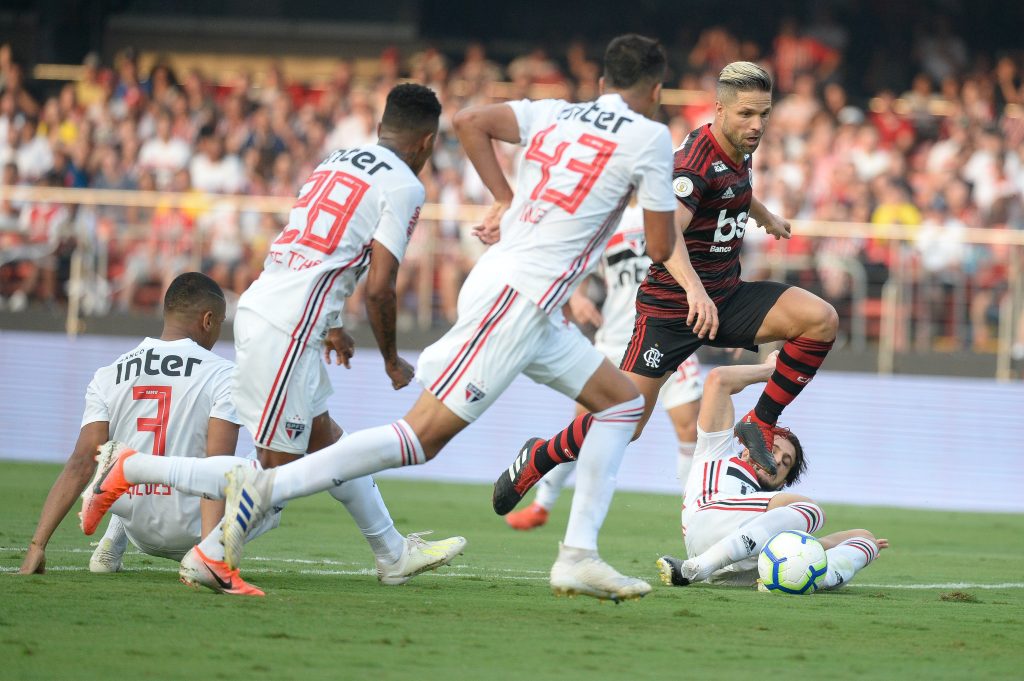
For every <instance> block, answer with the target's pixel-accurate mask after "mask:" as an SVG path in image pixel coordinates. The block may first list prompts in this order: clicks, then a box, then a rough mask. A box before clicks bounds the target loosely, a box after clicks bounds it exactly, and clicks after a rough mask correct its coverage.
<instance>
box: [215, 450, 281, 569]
mask: <svg viewBox="0 0 1024 681" xmlns="http://www.w3.org/2000/svg"><path fill="white" fill-rule="evenodd" d="M224 475H225V477H226V478H227V480H228V484H227V487H225V488H224V524H223V526H222V528H221V529H222V530H223V535H224V536H223V539H222V542H223V543H224V561H225V562H226V563H227V565H228V567H229V568H230V569H232V570H237V569H238V566H239V565H241V563H242V554H243V552H244V548H245V539H246V537H248V536H249V532H250V531H251V530H252V529H253V528H254V527H256V526H258V525H259V524H260V522H261V521H262V520H263V518H264V516H266V515H267V513H268V512H270V511H271V510H272V508H271V505H270V495H271V491H272V490H273V488H274V477H275V476H276V475H277V471H275V470H273V469H271V470H269V471H264V470H256V469H255V468H253V467H252V466H235V467H234V468H232V469H231V470H229V471H228V472H227V473H225V474H224Z"/></svg>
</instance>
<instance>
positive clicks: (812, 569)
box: [757, 530, 828, 594]
mask: <svg viewBox="0 0 1024 681" xmlns="http://www.w3.org/2000/svg"><path fill="white" fill-rule="evenodd" d="M827 571H828V557H827V556H826V555H825V547H823V546H822V545H821V543H820V542H819V541H818V540H817V539H815V538H814V537H812V536H811V535H809V534H807V533H806V532H798V531H796V530H785V531H783V532H779V533H778V534H777V535H775V536H774V537H772V538H771V539H769V540H768V543H766V544H765V545H764V547H763V548H762V549H761V555H760V556H758V558H757V572H758V574H759V575H760V577H761V584H763V585H764V587H765V588H766V589H768V590H769V591H781V592H783V593H787V594H806V593H812V592H813V591H814V590H815V589H817V588H818V580H819V579H821V578H822V577H823V576H824V575H825V573H826V572H827Z"/></svg>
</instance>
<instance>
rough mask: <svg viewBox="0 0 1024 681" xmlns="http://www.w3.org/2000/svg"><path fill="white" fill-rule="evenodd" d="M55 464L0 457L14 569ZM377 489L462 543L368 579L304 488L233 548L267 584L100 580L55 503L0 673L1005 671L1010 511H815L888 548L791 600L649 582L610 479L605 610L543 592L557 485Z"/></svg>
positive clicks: (947, 675)
mask: <svg viewBox="0 0 1024 681" xmlns="http://www.w3.org/2000/svg"><path fill="white" fill-rule="evenodd" d="M58 470H59V469H58V467H56V466H48V465H39V464H15V463H2V464H0V499H2V500H3V501H2V502H0V504H2V506H0V508H2V510H3V519H4V520H3V524H2V525H0V546H2V547H3V548H2V551H0V569H2V570H3V571H5V572H7V573H10V572H12V571H14V570H15V569H16V567H17V566H18V565H19V563H20V560H21V556H22V548H23V547H24V545H25V544H26V542H27V541H28V539H29V537H30V536H31V533H32V530H33V528H34V526H35V522H36V518H37V514H38V511H39V508H40V506H41V504H42V501H43V498H44V496H45V493H46V490H47V489H48V488H49V485H50V484H51V483H52V482H53V480H54V478H55V477H56V474H57V472H58ZM380 485H381V488H382V490H383V493H384V497H385V499H386V500H387V502H388V504H389V506H390V508H391V511H392V515H393V516H394V518H395V521H396V524H397V525H398V527H399V529H400V530H402V531H403V532H412V531H418V530H423V529H428V528H432V529H434V530H436V531H437V533H438V535H440V536H447V535H449V534H463V535H465V536H466V537H467V538H468V539H469V547H468V549H467V551H466V554H465V555H464V556H462V557H460V558H459V559H458V560H457V561H456V563H455V564H454V565H453V566H452V567H448V568H442V569H441V570H440V571H438V572H436V573H430V574H427V575H423V576H421V577H418V578H416V579H415V580H413V581H412V582H411V583H409V584H407V585H405V586H401V587H382V586H380V585H378V584H377V582H376V578H375V577H374V576H373V575H372V574H371V572H370V568H371V567H372V557H371V554H370V552H369V549H368V547H367V546H366V544H365V542H364V541H363V539H362V537H360V536H359V533H358V532H357V531H356V529H355V527H354V526H353V525H352V523H351V521H350V520H349V519H348V517H347V515H346V514H345V512H344V511H343V509H342V508H341V507H340V506H339V505H338V504H337V503H336V502H334V501H333V500H332V499H331V498H329V497H327V496H326V495H323V496H320V497H316V498H311V499H303V500H300V501H299V502H297V503H294V504H292V505H291V506H290V507H289V508H288V510H287V511H286V512H285V514H284V520H283V522H282V526H281V528H280V529H279V530H277V531H275V532H272V533H270V534H269V535H267V536H265V537H262V538H260V539H259V540H257V541H256V542H254V543H252V544H250V545H249V547H248V553H247V556H248V557H249V558H250V559H249V560H248V562H247V563H246V565H245V566H244V568H243V573H244V574H245V575H246V576H247V577H248V578H249V579H250V580H251V581H252V582H253V583H255V584H257V585H259V586H261V587H263V588H264V589H266V591H267V594H268V595H267V597H266V598H263V599H256V598H239V597H227V596H220V595H216V594H213V593H212V592H206V591H192V590H191V589H188V588H186V587H184V586H182V585H181V584H179V583H178V581H177V574H176V564H175V563H173V562H171V561H166V560H162V559H157V558H150V557H148V556H144V555H141V554H138V553H130V554H129V555H128V556H127V557H126V559H125V570H124V572H122V573H120V574H117V575H91V574H89V572H88V570H87V565H88V559H89V554H90V552H91V547H90V545H89V542H88V541H87V538H85V537H83V536H82V535H81V534H80V532H79V530H78V528H77V524H76V523H75V522H74V520H75V519H74V518H70V517H69V518H68V519H67V520H66V521H65V523H64V525H63V526H62V527H61V529H60V530H59V531H58V533H57V534H56V535H55V537H54V539H53V541H52V542H51V544H50V548H49V550H48V554H47V555H48V566H49V568H50V571H49V572H48V573H47V574H46V575H41V576H31V577H19V576H14V575H11V574H2V575H0V585H2V586H0V678H3V679H19V680H29V679H46V680H50V679H101V678H124V677H128V676H130V677H132V678H144V679H210V680H216V679H252V680H257V679H275V680H279V679H303V680H313V679H375V680H376V679H472V680H479V679H487V680H488V681H497V680H501V679H522V680H524V681H533V680H540V679H557V680H558V681H569V680H572V679H667V678H678V679H694V678H717V679H739V678H745V679H750V678H755V679H756V678H759V677H764V678H780V677H781V678H795V679H808V678H822V679H825V678H827V679H886V678H893V679H911V678H917V679H1010V678H1024V665H1022V663H1021V661H1022V658H1021V652H1020V650H1021V649H1020V646H1021V642H1022V641H1024V588H1022V586H1024V567H1022V566H1024V561H1022V559H1024V541H1022V539H1021V538H1022V537H1024V515H996V514H969V513H947V512H924V511H905V510H896V509H881V508H856V507H849V506H837V505H825V509H826V512H827V514H828V526H827V528H826V529H833V530H834V529H843V528H850V527H868V528H869V529H872V530H874V531H875V532H877V533H878V534H879V535H880V536H885V537H888V538H889V539H890V541H891V542H892V548H891V549H889V550H888V551H884V552H883V553H882V556H881V558H880V559H879V560H878V561H877V562H876V563H875V564H874V565H872V566H870V567H869V568H868V569H867V570H865V571H864V572H862V573H861V574H860V575H858V577H857V579H856V580H855V581H854V583H853V584H851V585H850V586H849V587H848V588H845V589H843V590H841V591H839V592H833V593H823V594H815V595H812V596H804V597H797V596H783V595H776V594H760V593H757V592H755V591H753V590H747V589H728V588H721V587H707V586H694V587H689V588H669V587H664V586H662V585H661V584H660V583H658V582H657V577H656V572H655V569H654V561H655V560H656V559H657V557H658V556H659V555H661V554H662V553H668V552H673V553H677V554H678V553H680V552H681V551H682V549H681V546H680V543H681V542H680V537H679V528H678V502H677V501H676V500H675V499H674V498H672V497H667V496H655V495H640V494H626V493H619V494H618V495H617V496H616V499H615V503H614V505H613V507H612V510H611V512H610V514H609V517H608V521H607V522H606V524H605V527H604V531H603V533H602V554H603V555H604V557H605V558H606V559H608V561H609V562H611V563H612V564H613V565H614V566H616V567H618V568H619V569H621V570H623V571H625V572H628V573H629V574H634V575H638V576H642V577H645V578H647V579H648V580H649V581H651V582H652V584H653V585H654V586H655V588H654V591H653V593H652V594H651V595H650V596H648V597H647V598H645V599H643V600H642V601H640V602H633V603H626V604H622V605H618V606H616V605H613V604H610V603H608V604H599V603H598V602H597V601H594V600H592V599H589V598H584V597H579V598H575V599H565V598H555V597H553V596H552V595H551V594H550V592H549V591H548V587H547V580H546V575H547V570H548V569H549V567H550V564H551V562H552V560H553V559H554V555H555V551H556V547H557V543H558V540H559V539H560V537H561V534H562V532H563V531H564V527H565V520H566V515H567V512H568V499H564V500H563V502H562V503H561V504H560V505H559V506H558V508H557V509H556V512H555V513H554V515H553V518H552V522H551V523H550V524H549V525H548V526H547V527H545V528H542V529H540V530H537V531H534V532H531V533H517V532H513V531H512V530H509V529H508V528H507V527H506V526H505V525H504V523H503V521H502V520H501V519H500V518H497V517H496V516H495V515H494V514H493V513H492V512H491V509H490V489H489V488H486V487H483V486H479V485H454V484H437V483H427V482H405V481H394V480H384V481H381V483H380ZM98 536H99V534H97V537H96V538H98ZM993 585H996V586H995V588H989V587H993Z"/></svg>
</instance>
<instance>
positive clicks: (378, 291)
mask: <svg viewBox="0 0 1024 681" xmlns="http://www.w3.org/2000/svg"><path fill="white" fill-rule="evenodd" d="M372 249H373V250H372V251H371V253H370V270H369V272H368V273H367V275H366V316H367V318H368V319H369V320H370V328H371V329H373V337H374V338H376V339H377V347H378V348H380V354H381V356H382V357H383V358H384V371H386V372H387V374H388V377H389V378H390V379H391V387H392V388H394V389H395V390H398V389H399V388H404V387H405V386H407V385H409V382H410V381H412V377H413V373H414V372H413V368H412V366H411V365H410V364H409V363H408V362H406V361H405V360H404V359H402V358H401V357H399V356H398V347H397V345H396V342H395V320H396V319H397V316H398V294H397V293H396V290H395V282H396V280H397V279H398V259H397V258H396V257H395V256H394V254H393V253H392V252H391V251H389V250H388V249H387V247H386V246H384V244H382V243H380V242H379V241H377V240H376V239H374V240H373V246H372Z"/></svg>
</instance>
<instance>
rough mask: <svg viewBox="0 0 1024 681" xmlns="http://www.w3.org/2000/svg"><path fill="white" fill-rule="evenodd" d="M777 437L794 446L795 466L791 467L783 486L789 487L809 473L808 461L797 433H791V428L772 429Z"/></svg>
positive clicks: (777, 427)
mask: <svg viewBox="0 0 1024 681" xmlns="http://www.w3.org/2000/svg"><path fill="white" fill-rule="evenodd" d="M772 430H773V432H774V433H775V435H778V436H779V437H781V438H782V439H784V440H788V441H789V444H791V445H793V450H794V454H793V465H792V466H791V467H790V469H789V472H788V473H786V481H785V483H784V484H783V485H782V486H783V487H789V486H790V485H792V484H793V483H795V482H796V481H797V480H799V479H800V476H801V475H803V474H804V472H806V471H807V459H806V458H804V448H803V445H801V444H800V439H799V438H798V437H797V436H796V433H794V432H793V431H791V430H790V429H789V428H783V427H781V426H776V427H775V428H773V429H772Z"/></svg>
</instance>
